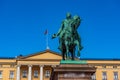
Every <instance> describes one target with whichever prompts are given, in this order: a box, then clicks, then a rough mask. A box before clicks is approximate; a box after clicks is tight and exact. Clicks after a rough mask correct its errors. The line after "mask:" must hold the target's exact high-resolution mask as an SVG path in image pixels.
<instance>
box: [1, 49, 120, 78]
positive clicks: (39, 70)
mask: <svg viewBox="0 0 120 80" xmlns="http://www.w3.org/2000/svg"><path fill="white" fill-rule="evenodd" d="M61 59H62V56H61V55H60V54H58V53H56V52H53V51H50V50H45V51H43V52H39V53H35V54H31V55H28V56H19V57H17V58H0V80H50V75H51V72H52V67H55V66H57V65H59V64H60V61H61ZM84 60H86V61H87V64H89V65H92V66H95V67H96V68H97V70H96V73H95V74H94V75H92V80H119V79H120V76H118V75H120V60H112V59H111V60H103V59H101V60H100V59H84Z"/></svg>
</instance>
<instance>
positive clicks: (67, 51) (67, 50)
mask: <svg viewBox="0 0 120 80" xmlns="http://www.w3.org/2000/svg"><path fill="white" fill-rule="evenodd" d="M65 47H66V58H68V57H69V55H68V53H69V46H68V42H67V41H65Z"/></svg>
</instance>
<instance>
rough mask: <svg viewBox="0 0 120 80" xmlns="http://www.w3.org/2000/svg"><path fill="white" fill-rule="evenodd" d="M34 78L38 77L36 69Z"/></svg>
mask: <svg viewBox="0 0 120 80" xmlns="http://www.w3.org/2000/svg"><path fill="white" fill-rule="evenodd" d="M34 78H38V70H34Z"/></svg>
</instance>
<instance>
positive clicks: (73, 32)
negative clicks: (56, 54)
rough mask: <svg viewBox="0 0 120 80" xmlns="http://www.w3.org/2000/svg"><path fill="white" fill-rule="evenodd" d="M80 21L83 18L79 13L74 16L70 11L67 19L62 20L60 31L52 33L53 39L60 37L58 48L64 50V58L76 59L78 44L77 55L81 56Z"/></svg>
mask: <svg viewBox="0 0 120 80" xmlns="http://www.w3.org/2000/svg"><path fill="white" fill-rule="evenodd" d="M80 23H81V19H80V17H79V16H78V15H75V16H73V17H72V16H71V14H70V13H67V14H66V19H64V20H63V21H62V24H61V27H60V29H59V30H58V32H57V33H56V34H53V35H52V39H53V38H56V37H59V46H58V49H59V50H60V51H61V52H62V58H63V60H65V59H68V58H71V59H72V60H74V59H75V50H76V46H77V48H78V53H77V56H78V57H79V56H80V51H81V50H82V49H83V47H82V45H81V38H80V36H79V34H78V32H77V29H78V27H79V25H80Z"/></svg>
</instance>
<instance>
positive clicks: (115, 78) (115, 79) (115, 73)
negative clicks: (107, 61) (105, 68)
mask: <svg viewBox="0 0 120 80" xmlns="http://www.w3.org/2000/svg"><path fill="white" fill-rule="evenodd" d="M113 73H114V80H118V72H113Z"/></svg>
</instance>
